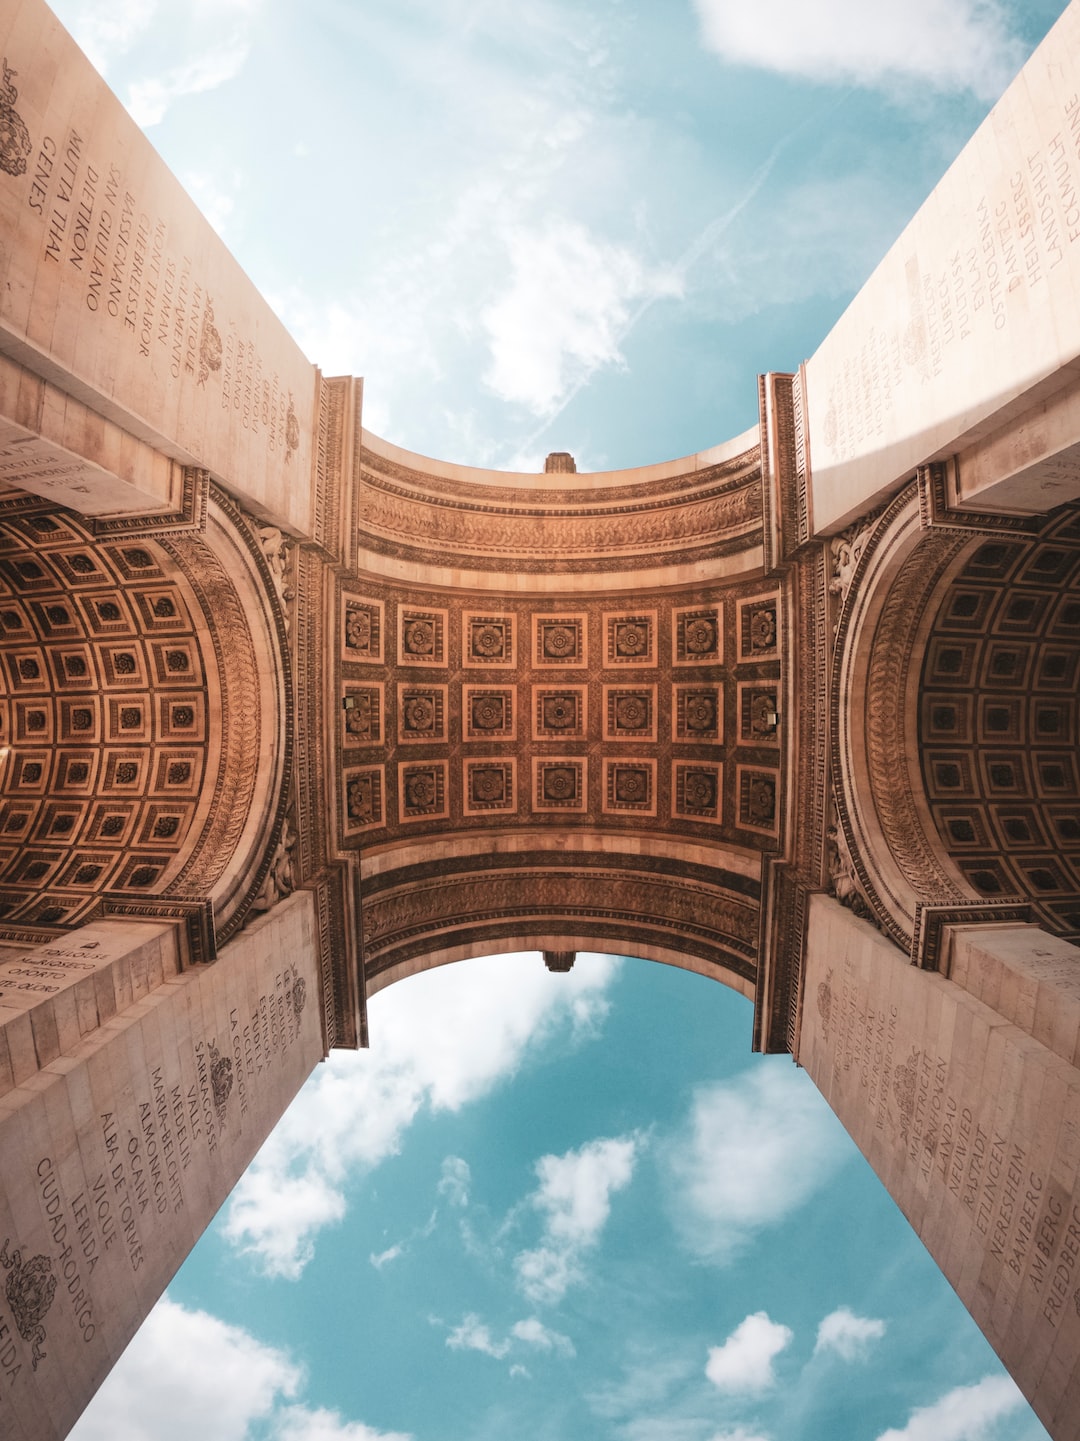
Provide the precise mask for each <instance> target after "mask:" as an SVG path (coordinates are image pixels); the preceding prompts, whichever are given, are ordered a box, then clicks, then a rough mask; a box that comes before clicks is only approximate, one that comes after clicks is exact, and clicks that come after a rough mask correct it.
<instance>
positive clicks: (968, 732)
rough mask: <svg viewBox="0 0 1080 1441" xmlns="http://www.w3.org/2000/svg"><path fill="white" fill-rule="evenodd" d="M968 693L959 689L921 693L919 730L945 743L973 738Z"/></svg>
mask: <svg viewBox="0 0 1080 1441" xmlns="http://www.w3.org/2000/svg"><path fill="white" fill-rule="evenodd" d="M971 699H972V698H971V696H970V695H964V694H963V692H961V691H953V692H950V691H929V692H926V693H924V695H923V697H922V733H923V735H924V736H925V737H926V739H928V740H931V741H938V742H944V743H945V744H946V745H966V744H971V743H973V742H974V739H975V733H974V731H973V729H972V709H971Z"/></svg>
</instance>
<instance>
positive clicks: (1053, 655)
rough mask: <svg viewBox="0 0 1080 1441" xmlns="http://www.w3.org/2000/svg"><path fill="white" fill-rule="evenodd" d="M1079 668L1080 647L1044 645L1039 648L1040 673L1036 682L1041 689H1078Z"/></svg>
mask: <svg viewBox="0 0 1080 1441" xmlns="http://www.w3.org/2000/svg"><path fill="white" fill-rule="evenodd" d="M1078 670H1080V649H1076V648H1073V647H1066V646H1062V647H1061V648H1054V647H1050V646H1042V647H1040V649H1039V673H1038V676H1037V677H1036V682H1035V683H1036V685H1037V686H1038V687H1039V689H1040V690H1063V691H1069V692H1072V691H1074V690H1075V689H1076V685H1077V671H1078Z"/></svg>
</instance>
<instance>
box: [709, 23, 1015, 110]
mask: <svg viewBox="0 0 1080 1441" xmlns="http://www.w3.org/2000/svg"><path fill="white" fill-rule="evenodd" d="M694 5H695V8H696V10H697V12H698V18H699V20H700V22H701V31H702V38H703V40H704V43H705V46H706V48H707V49H709V50H713V51H715V52H716V54H718V55H720V56H721V57H722V58H723V59H724V60H727V61H730V62H733V63H735V64H742V65H751V66H755V67H757V68H759V69H763V70H776V71H779V72H780V73H781V74H784V75H798V76H802V77H804V78H806V79H809V80H816V81H822V80H824V81H829V82H843V83H852V84H856V85H868V86H876V85H883V84H884V85H888V84H890V83H892V82H895V81H896V80H897V79H905V80H918V81H922V82H924V83H926V84H929V85H931V86H933V87H934V88H935V89H938V90H943V91H948V90H972V91H974V92H975V93H976V94H978V95H980V96H982V97H983V98H985V99H987V100H995V99H997V97H998V95H999V94H1000V93H1001V91H1002V89H1003V88H1004V86H1005V85H1006V84H1007V83H1008V82H1009V80H1011V78H1012V76H1013V74H1014V73H1015V71H1016V70H1017V68H1018V67H1019V65H1020V63H1021V61H1022V60H1023V58H1024V53H1023V47H1022V45H1021V44H1020V42H1019V40H1018V39H1017V37H1016V36H1014V35H1013V34H1012V33H1011V32H1010V28H1009V21H1008V16H1007V14H1006V12H1005V10H1004V8H1003V7H1002V6H1001V5H1000V4H999V3H997V0H877V3H875V4H872V5H870V4H867V3H866V0H817V3H815V4H813V5H807V4H806V3H805V0H759V3H757V4H755V5H737V4H732V3H731V0H694Z"/></svg>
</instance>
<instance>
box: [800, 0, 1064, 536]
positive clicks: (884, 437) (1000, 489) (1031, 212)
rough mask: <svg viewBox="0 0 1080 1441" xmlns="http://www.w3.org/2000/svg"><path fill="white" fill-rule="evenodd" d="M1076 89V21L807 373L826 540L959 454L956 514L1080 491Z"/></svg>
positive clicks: (1041, 54) (1010, 93)
mask: <svg viewBox="0 0 1080 1441" xmlns="http://www.w3.org/2000/svg"><path fill="white" fill-rule="evenodd" d="M1078 76H1080V8H1078V7H1077V6H1075V5H1072V6H1069V7H1068V8H1067V9H1066V11H1065V13H1064V15H1063V16H1062V17H1061V19H1060V20H1059V21H1058V23H1057V24H1056V25H1055V26H1054V28H1053V29H1052V30H1051V31H1050V33H1049V35H1048V36H1047V37H1046V39H1045V41H1044V42H1043V44H1042V45H1041V46H1040V47H1039V49H1038V50H1037V51H1036V52H1035V54H1034V55H1033V56H1032V57H1031V59H1030V60H1029V62H1028V64H1027V66H1026V67H1025V69H1024V71H1022V72H1021V74H1020V76H1018V77H1017V79H1016V80H1015V81H1014V82H1013V84H1012V85H1011V86H1010V87H1009V89H1008V90H1007V91H1006V93H1005V95H1004V96H1003V97H1002V99H1001V100H1000V101H999V102H998V104H997V105H995V107H994V109H993V111H992V113H991V114H990V115H989V116H988V117H987V119H986V120H985V121H984V123H983V124H982V126H981V127H980V128H979V130H978V131H977V133H976V134H975V136H974V137H973V139H972V140H971V141H970V142H969V144H968V145H967V146H966V147H965V149H964V150H963V152H962V153H961V155H960V156H959V158H958V159H957V160H956V161H955V162H954V164H953V165H952V167H951V168H950V169H949V171H948V172H947V174H946V175H945V176H944V178H943V179H942V180H941V181H940V183H939V184H938V185H937V187H936V188H935V190H934V191H933V192H932V194H931V195H930V196H929V198H928V199H927V200H926V202H925V203H924V204H923V206H922V208H921V209H920V210H919V212H918V214H917V215H916V216H915V218H914V219H913V220H912V221H911V223H910V224H909V225H908V227H907V229H906V230H905V231H904V233H903V234H902V235H901V236H900V238H899V239H898V240H897V241H896V243H895V245H894V246H893V247H892V249H891V250H890V251H889V253H888V255H887V256H886V257H885V259H884V260H883V261H882V262H881V264H880V265H879V267H878V268H877V270H876V271H875V272H874V274H873V275H872V276H871V278H870V279H869V281H867V283H866V284H865V285H864V286H863V288H862V290H861V291H860V292H859V294H858V296H857V297H856V298H855V300H854V301H853V303H852V304H851V306H849V308H848V310H847V311H846V312H845V313H844V315H843V316H842V317H841V319H840V320H839V322H838V323H837V325H836V326H835V327H834V329H833V330H832V332H831V333H830V334H829V336H828V337H827V338H826V339H825V341H824V342H823V343H822V345H821V346H820V347H819V348H818V350H817V351H816V353H815V354H814V356H813V357H812V359H811V360H810V361H808V362H807V366H806V391H807V394H806V399H807V413H808V417H809V435H810V447H809V448H810V458H811V466H812V472H813V475H812V512H813V521H814V527H815V530H816V533H817V534H819V535H820V534H827V533H832V532H834V531H836V530H838V529H840V528H841V527H842V526H843V525H845V524H847V523H848V522H849V521H850V520H852V519H854V518H855V517H856V516H859V515H864V514H866V513H867V511H869V510H870V509H872V508H873V506H874V505H876V504H878V503H880V501H881V500H883V499H885V498H887V497H888V496H889V495H890V494H892V493H893V491H894V490H895V489H896V487H897V486H898V485H899V484H901V483H902V482H903V481H904V480H905V479H906V478H907V477H909V476H910V475H911V474H913V472H914V470H915V468H916V466H918V465H920V464H922V463H923V462H924V461H926V460H928V459H930V458H933V457H936V456H941V455H945V454H952V453H957V452H959V466H958V469H959V477H958V479H957V483H956V493H955V495H954V496H953V499H954V501H955V502H958V503H960V504H967V505H972V504H974V505H975V506H976V507H986V508H988V509H991V510H1020V511H1024V512H1043V511H1046V510H1048V509H1050V508H1051V507H1053V506H1055V505H1058V504H1060V503H1061V502H1063V501H1066V500H1069V499H1070V498H1076V496H1077V494H1078V492H1080V459H1078V455H1080V399H1078V394H1077V388H1076V380H1075V374H1076V373H1075V370H1074V369H1073V366H1074V363H1075V360H1076V357H1077V355H1078V354H1080V309H1078V307H1077V305H1076V298H1075V295H1076V284H1077V277H1078V274H1080V244H1078V241H1080V228H1078V227H1077V224H1076V213H1075V194H1076V189H1077V186H1078V184H1080V151H1078V146H1077V137H1078V135H1080V124H1078V119H1080V80H1078ZM1006 416H1008V419H1007V420H1006V418H1005V417H1006Z"/></svg>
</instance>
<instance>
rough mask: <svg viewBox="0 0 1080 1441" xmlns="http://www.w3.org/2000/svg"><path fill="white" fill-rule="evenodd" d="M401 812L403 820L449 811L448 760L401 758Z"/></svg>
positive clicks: (442, 814)
mask: <svg viewBox="0 0 1080 1441" xmlns="http://www.w3.org/2000/svg"><path fill="white" fill-rule="evenodd" d="M398 813H399V815H400V817H401V820H402V821H403V822H404V821H422V820H428V819H433V818H438V817H440V816H446V815H449V813H450V795H449V786H448V785H447V774H446V762H445V761H401V762H399V764H398Z"/></svg>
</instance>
